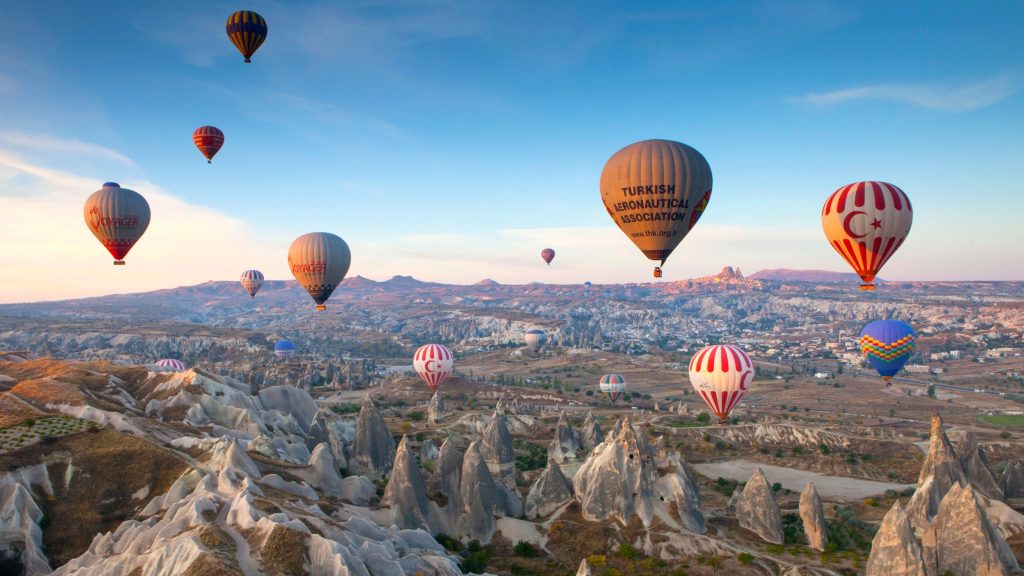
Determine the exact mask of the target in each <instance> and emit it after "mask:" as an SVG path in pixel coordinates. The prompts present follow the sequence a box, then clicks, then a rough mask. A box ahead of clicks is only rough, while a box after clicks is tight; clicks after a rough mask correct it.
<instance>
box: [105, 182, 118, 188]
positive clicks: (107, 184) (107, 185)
mask: <svg viewBox="0 0 1024 576" xmlns="http://www.w3.org/2000/svg"><path fill="white" fill-rule="evenodd" d="M103 187H104V188H120V187H121V185H120V184H118V183H117V182H104V183H103Z"/></svg>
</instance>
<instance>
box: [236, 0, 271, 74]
mask: <svg viewBox="0 0 1024 576" xmlns="http://www.w3.org/2000/svg"><path fill="white" fill-rule="evenodd" d="M227 32H228V38H230V39H231V43H232V44H234V45H235V48H238V51H239V52H241V53H242V56H245V61H246V63H248V62H249V59H250V58H252V55H253V54H254V53H255V52H256V50H257V49H259V47H260V45H261V44H263V41H264V40H266V39H267V21H266V20H264V19H263V16H260V15H259V14H257V13H255V12H253V11H252V10H239V11H238V12H235V13H234V14H232V15H231V16H228V24H227Z"/></svg>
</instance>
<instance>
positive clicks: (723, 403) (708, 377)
mask: <svg viewBox="0 0 1024 576" xmlns="http://www.w3.org/2000/svg"><path fill="white" fill-rule="evenodd" d="M753 379H754V363H753V362H751V360H750V356H747V353H746V352H744V351H743V350H740V349H739V348H737V347H735V346H730V345H728V344H716V345H714V346H708V347H706V348H701V350H700V351H698V352H697V353H696V354H694V355H693V358H691V359H690V385H691V386H693V389H694V390H696V391H697V394H700V397H701V398H703V399H704V402H705V403H707V405H708V407H709V408H711V411H712V412H714V413H715V416H718V419H719V421H722V422H724V421H725V419H726V418H728V417H729V412H732V409H733V408H735V407H736V405H737V404H739V402H740V399H741V398H743V396H744V395H745V394H746V393H747V390H749V389H750V381H751V380H753Z"/></svg>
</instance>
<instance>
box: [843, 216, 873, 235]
mask: <svg viewBox="0 0 1024 576" xmlns="http://www.w3.org/2000/svg"><path fill="white" fill-rule="evenodd" d="M862 214H864V212H862V211H860V210H854V211H853V212H850V213H849V214H847V215H846V218H843V230H846V233H847V234H849V235H850V238H863V237H865V236H867V234H855V233H854V232H853V229H852V228H851V226H852V225H853V219H854V217H855V216H859V215H862Z"/></svg>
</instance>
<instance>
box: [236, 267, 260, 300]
mask: <svg viewBox="0 0 1024 576" xmlns="http://www.w3.org/2000/svg"><path fill="white" fill-rule="evenodd" d="M241 282H242V288H245V291H246V292H248V293H249V296H250V297H252V298H255V297H256V293H257V292H259V291H260V288H262V287H263V272H260V271H259V270H246V271H245V272H242V278H241Z"/></svg>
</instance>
